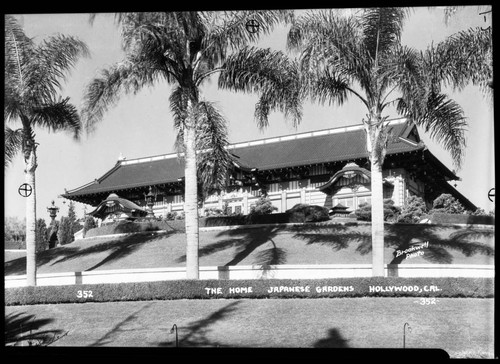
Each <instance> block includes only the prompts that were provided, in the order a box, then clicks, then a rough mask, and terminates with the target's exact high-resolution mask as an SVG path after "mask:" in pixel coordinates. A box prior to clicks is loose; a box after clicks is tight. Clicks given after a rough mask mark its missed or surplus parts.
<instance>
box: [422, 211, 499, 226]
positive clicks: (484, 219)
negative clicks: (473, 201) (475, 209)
mask: <svg viewBox="0 0 500 364" xmlns="http://www.w3.org/2000/svg"><path fill="white" fill-rule="evenodd" d="M430 220H431V222H432V223H433V224H468V225H472V224H482V225H495V217H494V216H482V215H480V216H474V215H463V214H443V213H435V214H432V215H431V217H430Z"/></svg>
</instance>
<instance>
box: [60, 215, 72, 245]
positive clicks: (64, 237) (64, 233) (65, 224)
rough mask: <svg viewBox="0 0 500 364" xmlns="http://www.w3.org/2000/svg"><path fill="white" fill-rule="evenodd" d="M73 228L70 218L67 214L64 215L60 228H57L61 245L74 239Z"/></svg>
mask: <svg viewBox="0 0 500 364" xmlns="http://www.w3.org/2000/svg"><path fill="white" fill-rule="evenodd" d="M71 228H72V224H71V221H70V219H69V218H68V217H66V216H62V217H61V222H60V223H59V228H58V229H57V240H58V241H59V245H66V244H69V243H71V242H72V241H73V240H74V237H73V233H72V230H71Z"/></svg>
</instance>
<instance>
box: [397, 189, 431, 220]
mask: <svg viewBox="0 0 500 364" xmlns="http://www.w3.org/2000/svg"><path fill="white" fill-rule="evenodd" d="M425 214H427V206H426V205H425V201H424V199H423V198H422V197H418V196H410V197H408V200H407V201H406V205H405V206H403V208H402V209H401V214H400V215H399V217H398V222H402V223H409V224H416V223H418V222H419V221H420V220H421V219H422V217H423V216H424V215H425Z"/></svg>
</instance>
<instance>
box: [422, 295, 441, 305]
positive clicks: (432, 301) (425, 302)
mask: <svg viewBox="0 0 500 364" xmlns="http://www.w3.org/2000/svg"><path fill="white" fill-rule="evenodd" d="M437 302H438V300H436V299H435V298H434V297H432V298H421V299H420V302H419V303H420V304H421V305H435V304H436V303H437Z"/></svg>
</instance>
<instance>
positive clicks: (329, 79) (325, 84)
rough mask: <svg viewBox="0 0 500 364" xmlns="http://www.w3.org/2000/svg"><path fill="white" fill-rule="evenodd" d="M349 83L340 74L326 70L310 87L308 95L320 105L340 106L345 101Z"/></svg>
mask: <svg viewBox="0 0 500 364" xmlns="http://www.w3.org/2000/svg"><path fill="white" fill-rule="evenodd" d="M348 88H349V82H348V81H347V80H346V79H345V78H344V77H343V76H342V75H340V74H336V73H335V72H332V71H329V70H326V71H325V72H324V73H323V74H322V75H321V76H320V77H319V78H318V79H317V80H316V81H315V82H314V83H313V84H312V86H311V87H310V94H311V95H313V97H314V98H317V99H318V101H319V102H320V103H325V101H327V100H328V102H329V104H332V103H337V105H342V104H343V103H344V101H345V100H346V99H347V94H348Z"/></svg>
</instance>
